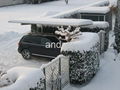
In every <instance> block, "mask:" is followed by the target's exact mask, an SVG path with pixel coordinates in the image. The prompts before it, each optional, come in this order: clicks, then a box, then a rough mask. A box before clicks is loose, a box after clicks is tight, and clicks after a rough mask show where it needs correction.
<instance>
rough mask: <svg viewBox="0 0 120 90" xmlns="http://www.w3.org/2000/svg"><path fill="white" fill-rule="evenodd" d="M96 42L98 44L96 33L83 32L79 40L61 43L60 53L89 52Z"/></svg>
mask: <svg viewBox="0 0 120 90" xmlns="http://www.w3.org/2000/svg"><path fill="white" fill-rule="evenodd" d="M97 42H99V36H98V34H97V33H90V32H84V33H82V35H80V36H79V39H76V40H73V41H71V42H67V43H63V45H62V47H61V51H80V52H83V51H89V50H91V48H92V47H93V46H95V44H96V43H97Z"/></svg>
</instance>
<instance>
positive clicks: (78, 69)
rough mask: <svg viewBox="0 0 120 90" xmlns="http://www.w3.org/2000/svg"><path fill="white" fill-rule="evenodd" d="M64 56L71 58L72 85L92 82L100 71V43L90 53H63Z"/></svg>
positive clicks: (70, 75) (70, 74)
mask: <svg viewBox="0 0 120 90" xmlns="http://www.w3.org/2000/svg"><path fill="white" fill-rule="evenodd" d="M62 54H64V55H65V56H70V61H69V65H70V66H69V77H70V83H71V84H84V83H86V82H88V81H90V80H91V79H92V78H93V77H94V75H95V74H96V72H97V71H98V69H99V43H97V44H96V45H95V46H94V47H92V48H91V50H89V51H83V52H80V51H62Z"/></svg>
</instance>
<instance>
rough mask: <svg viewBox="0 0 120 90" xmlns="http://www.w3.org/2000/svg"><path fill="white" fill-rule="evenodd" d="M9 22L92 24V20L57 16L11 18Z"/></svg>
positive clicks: (68, 24) (69, 24) (67, 24)
mask: <svg viewBox="0 0 120 90" xmlns="http://www.w3.org/2000/svg"><path fill="white" fill-rule="evenodd" d="M9 22H11V23H23V24H40V25H53V26H55V25H66V26H85V25H92V24H93V23H92V20H87V19H58V18H41V19H36V20H35V19H34V20H32V19H29V20H28V19H27V20H26V19H25V20H24V19H23V20H12V21H9Z"/></svg>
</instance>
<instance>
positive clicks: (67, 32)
mask: <svg viewBox="0 0 120 90" xmlns="http://www.w3.org/2000/svg"><path fill="white" fill-rule="evenodd" d="M57 28H58V30H56V31H55V34H57V35H60V37H59V39H62V40H65V41H67V42H69V41H71V40H72V39H74V38H76V36H77V35H79V34H80V27H76V28H75V30H71V26H68V27H67V28H66V29H64V27H63V26H60V27H57Z"/></svg>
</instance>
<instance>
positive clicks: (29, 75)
mask: <svg viewBox="0 0 120 90" xmlns="http://www.w3.org/2000/svg"><path fill="white" fill-rule="evenodd" d="M7 78H8V79H9V80H11V82H12V83H11V85H8V86H5V87H2V88H0V90H18V89H19V90H29V89H30V88H34V87H37V83H38V82H40V79H44V74H43V72H42V71H41V69H40V68H30V67H14V68H12V69H10V70H8V71H7V74H5V75H3V76H2V77H1V80H2V81H1V82H0V84H2V82H3V84H5V85H6V79H7ZM3 86H4V85H3Z"/></svg>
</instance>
